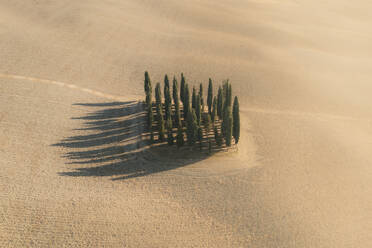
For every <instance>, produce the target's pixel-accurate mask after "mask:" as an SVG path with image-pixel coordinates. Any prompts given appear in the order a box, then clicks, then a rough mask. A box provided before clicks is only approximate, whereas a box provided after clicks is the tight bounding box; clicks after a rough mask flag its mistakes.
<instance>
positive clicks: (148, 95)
mask: <svg viewBox="0 0 372 248" xmlns="http://www.w3.org/2000/svg"><path fill="white" fill-rule="evenodd" d="M144 88H145V93H146V104H147V106H150V105H152V86H151V80H150V76H149V73H148V72H147V71H145V81H144Z"/></svg>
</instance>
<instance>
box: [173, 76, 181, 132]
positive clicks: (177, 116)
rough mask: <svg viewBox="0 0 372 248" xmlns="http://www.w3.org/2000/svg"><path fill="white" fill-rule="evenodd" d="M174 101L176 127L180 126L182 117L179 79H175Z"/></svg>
mask: <svg viewBox="0 0 372 248" xmlns="http://www.w3.org/2000/svg"><path fill="white" fill-rule="evenodd" d="M173 101H174V107H175V111H174V121H175V123H176V127H178V126H179V125H180V121H181V116H180V101H179V97H178V83H177V79H176V78H175V77H174V78H173Z"/></svg>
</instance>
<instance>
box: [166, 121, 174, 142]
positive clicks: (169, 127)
mask: <svg viewBox="0 0 372 248" xmlns="http://www.w3.org/2000/svg"><path fill="white" fill-rule="evenodd" d="M172 128H173V127H172V120H171V118H170V117H169V118H168V120H167V132H168V133H167V136H168V137H167V138H168V145H170V146H171V145H173V134H172Z"/></svg>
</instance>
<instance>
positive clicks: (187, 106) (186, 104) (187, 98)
mask: <svg viewBox="0 0 372 248" xmlns="http://www.w3.org/2000/svg"><path fill="white" fill-rule="evenodd" d="M184 101H185V102H184V104H183V115H184V118H185V119H187V115H188V112H189V109H190V90H189V85H188V84H186V85H185V95H184Z"/></svg>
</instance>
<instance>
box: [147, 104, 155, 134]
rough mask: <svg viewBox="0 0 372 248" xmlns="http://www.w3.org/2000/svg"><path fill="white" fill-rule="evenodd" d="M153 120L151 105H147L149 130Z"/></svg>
mask: <svg viewBox="0 0 372 248" xmlns="http://www.w3.org/2000/svg"><path fill="white" fill-rule="evenodd" d="M153 121H154V115H153V113H152V107H151V106H147V124H148V128H149V131H152V123H153Z"/></svg>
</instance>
